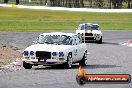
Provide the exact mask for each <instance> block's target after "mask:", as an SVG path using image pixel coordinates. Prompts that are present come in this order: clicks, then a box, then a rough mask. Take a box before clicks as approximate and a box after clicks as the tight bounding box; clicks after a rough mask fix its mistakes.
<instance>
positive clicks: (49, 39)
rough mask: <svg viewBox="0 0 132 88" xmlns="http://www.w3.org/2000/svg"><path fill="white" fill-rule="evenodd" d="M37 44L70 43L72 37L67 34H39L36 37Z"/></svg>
mask: <svg viewBox="0 0 132 88" xmlns="http://www.w3.org/2000/svg"><path fill="white" fill-rule="evenodd" d="M37 43H38V44H44V43H46V44H56V45H71V44H72V39H71V37H70V36H67V35H40V36H39V37H38V39H37Z"/></svg>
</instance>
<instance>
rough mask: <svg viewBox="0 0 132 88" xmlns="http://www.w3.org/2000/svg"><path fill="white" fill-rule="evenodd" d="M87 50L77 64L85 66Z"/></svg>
mask: <svg viewBox="0 0 132 88" xmlns="http://www.w3.org/2000/svg"><path fill="white" fill-rule="evenodd" d="M86 54H87V52H85V53H84V56H83V58H82V60H81V61H80V62H79V66H86V65H87V64H86V59H87V56H86Z"/></svg>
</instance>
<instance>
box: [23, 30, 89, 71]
mask: <svg viewBox="0 0 132 88" xmlns="http://www.w3.org/2000/svg"><path fill="white" fill-rule="evenodd" d="M87 53H88V51H87V46H86V44H85V43H81V41H80V38H79V37H78V36H77V35H75V34H72V33H62V32H52V33H43V34H40V35H39V36H38V38H37V39H36V41H34V44H33V45H31V46H29V47H27V48H26V49H25V50H24V51H23V67H24V68H25V69H31V68H32V66H33V65H34V66H38V65H49V66H51V65H56V64H63V65H64V66H65V67H66V68H71V67H72V64H73V63H77V62H78V63H79V65H82V66H84V65H86V59H87Z"/></svg>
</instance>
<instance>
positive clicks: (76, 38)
mask: <svg viewBox="0 0 132 88" xmlns="http://www.w3.org/2000/svg"><path fill="white" fill-rule="evenodd" d="M79 44H80V39H79V38H78V36H75V45H79Z"/></svg>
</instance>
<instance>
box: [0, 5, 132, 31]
mask: <svg viewBox="0 0 132 88" xmlns="http://www.w3.org/2000/svg"><path fill="white" fill-rule="evenodd" d="M85 22H87V23H88V22H92V23H98V24H100V26H101V29H103V30H106V29H107V30H131V29H132V13H93V12H70V11H49V10H27V9H26V10H25V9H16V8H0V31H11V32H12V31H48V30H56V31H60V30H75V28H76V27H78V24H80V23H85Z"/></svg>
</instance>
